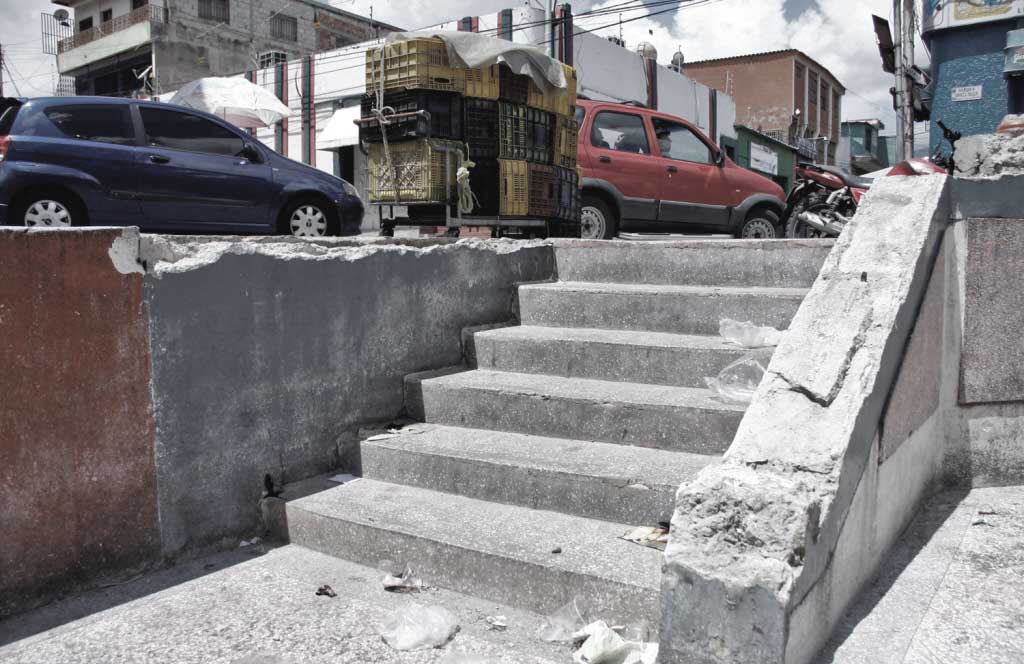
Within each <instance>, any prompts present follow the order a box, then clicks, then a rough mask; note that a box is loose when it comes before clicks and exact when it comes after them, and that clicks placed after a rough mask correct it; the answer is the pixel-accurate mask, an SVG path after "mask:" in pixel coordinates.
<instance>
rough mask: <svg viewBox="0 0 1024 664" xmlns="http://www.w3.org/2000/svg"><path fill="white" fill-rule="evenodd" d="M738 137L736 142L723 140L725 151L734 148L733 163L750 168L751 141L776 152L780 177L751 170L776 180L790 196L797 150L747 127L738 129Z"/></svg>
mask: <svg viewBox="0 0 1024 664" xmlns="http://www.w3.org/2000/svg"><path fill="white" fill-rule="evenodd" d="M736 136H737V138H736V140H735V141H734V140H731V139H726V138H723V139H722V147H723V148H725V149H728V148H732V151H733V152H734V154H735V156H734V157H733V161H735V162H736V163H737V164H739V165H740V166H742V167H743V168H750V142H751V141H754V142H756V143H759V144H761V145H762V146H764V147H766V148H769V149H771V150H774V151H775V154H776V155H778V158H779V174H778V175H772V174H771V173H765V172H762V171H759V170H757V169H753V168H750V170H752V171H754V172H755V173H757V174H758V175H763V176H765V177H766V178H769V179H771V180H774V181H775V182H777V183H778V184H779V186H781V187H782V189H783V190H784V191H785V192H786V193H787V194H788V193H789V190H790V188H791V187H792V186H793V179H794V172H795V169H796V162H797V154H796V149H794V148H792V147H790V146H788V145H785V144H784V143H779V142H778V141H775V140H773V139H770V138H767V137H765V136H762V135H760V134H758V133H757V132H754V131H751V130H749V129H747V128H746V127H736Z"/></svg>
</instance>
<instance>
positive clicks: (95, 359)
mask: <svg viewBox="0 0 1024 664" xmlns="http://www.w3.org/2000/svg"><path fill="white" fill-rule="evenodd" d="M137 244H138V234H137V233H134V232H132V231H123V230H110V229H96V230H78V229H74V230H68V231H30V230H27V229H14V228H4V229H0V617H2V616H4V615H6V614H8V613H11V612H13V611H16V610H19V609H22V608H27V607H28V606H31V605H33V604H37V603H40V602H42V601H45V600H46V599H48V598H51V597H54V596H56V595H59V594H62V593H70V592H74V591H75V590H78V589H79V588H81V587H84V586H86V585H88V584H89V583H92V582H94V581H95V580H96V579H98V578H101V577H103V576H104V575H106V574H109V573H116V572H123V571H124V570H128V569H133V568H136V567H138V566H139V565H142V564H145V563H146V562H149V561H151V560H153V559H154V558H155V557H156V556H157V555H158V553H159V543H160V542H159V531H158V528H157V519H156V504H157V499H156V477H155V471H154V465H153V419H152V414H151V410H150V402H149V371H150V366H149V343H148V338H147V337H148V323H147V319H146V316H145V311H144V306H143V275H142V274H141V270H139V271H138V272H135V271H132V270H133V268H135V266H134V263H133V262H132V261H131V259H130V258H128V259H127V260H125V258H124V252H125V250H127V252H128V254H129V255H130V254H131V253H132V251H133V247H134V246H136V245H137Z"/></svg>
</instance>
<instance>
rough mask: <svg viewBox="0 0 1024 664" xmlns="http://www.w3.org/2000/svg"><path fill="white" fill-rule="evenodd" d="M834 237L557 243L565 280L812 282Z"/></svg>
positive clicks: (786, 284)
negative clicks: (827, 238) (814, 238)
mask: <svg viewBox="0 0 1024 664" xmlns="http://www.w3.org/2000/svg"><path fill="white" fill-rule="evenodd" d="M832 245H833V241H832V240H676V241H669V242H650V241H648V242H604V241H592V242H585V241H583V242H581V241H578V240H577V241H573V242H572V243H568V242H566V243H556V245H555V263H556V265H557V267H558V277H559V279H562V280H564V281H597V282H611V283H626V284H677V285H683V284H700V285H707V286H772V287H777V286H784V287H797V288H807V287H810V285H811V284H812V283H814V280H815V279H816V278H817V277H818V272H819V271H820V270H821V265H822V263H823V262H824V261H825V257H826V256H827V255H828V252H829V251H831V250H832Z"/></svg>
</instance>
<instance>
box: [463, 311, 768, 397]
mask: <svg viewBox="0 0 1024 664" xmlns="http://www.w3.org/2000/svg"><path fill="white" fill-rule="evenodd" d="M472 343H473V346H474V355H475V357H476V366H477V367H478V368H480V369H491V370H497V371H512V372H516V373H536V374H549V375H553V376H565V377H568V378H594V379H598V380H613V381H622V382H630V383H649V384H653V385H678V386H681V387H704V377H705V376H716V375H718V372H719V371H721V370H722V369H723V368H724V367H725V366H726V365H727V364H729V363H730V362H733V361H735V360H738V359H739V358H741V357H743V356H744V355H747V354H754V355H756V356H757V357H759V358H761V359H762V360H763V361H764V362H765V365H766V366H767V362H768V360H770V359H771V355H772V352H773V350H774V349H771V348H765V349H757V350H751V349H748V348H740V347H738V346H735V345H733V344H730V343H727V342H726V341H724V340H723V339H722V338H721V337H719V336H701V335H687V334H668V333H664V332H637V331H632V330H595V329H588V328H563V327H533V326H529V325H522V326H518V327H505V328H500V329H495V330H487V331H485V332H477V333H475V334H474V335H473V336H472Z"/></svg>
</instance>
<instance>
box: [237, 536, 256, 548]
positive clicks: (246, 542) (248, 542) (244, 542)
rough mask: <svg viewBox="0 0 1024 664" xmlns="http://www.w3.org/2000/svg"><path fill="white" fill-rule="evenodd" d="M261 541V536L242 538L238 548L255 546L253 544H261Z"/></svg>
mask: <svg viewBox="0 0 1024 664" xmlns="http://www.w3.org/2000/svg"><path fill="white" fill-rule="evenodd" d="M259 543H260V538H259V537H253V538H252V539H251V540H242V541H241V542H239V543H238V548H239V549H244V548H245V547H247V546H253V545H256V544H259Z"/></svg>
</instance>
